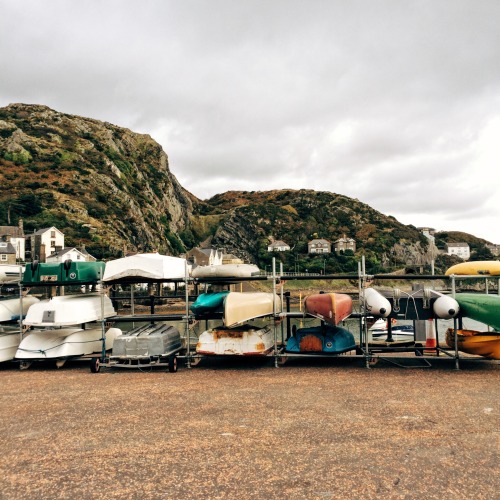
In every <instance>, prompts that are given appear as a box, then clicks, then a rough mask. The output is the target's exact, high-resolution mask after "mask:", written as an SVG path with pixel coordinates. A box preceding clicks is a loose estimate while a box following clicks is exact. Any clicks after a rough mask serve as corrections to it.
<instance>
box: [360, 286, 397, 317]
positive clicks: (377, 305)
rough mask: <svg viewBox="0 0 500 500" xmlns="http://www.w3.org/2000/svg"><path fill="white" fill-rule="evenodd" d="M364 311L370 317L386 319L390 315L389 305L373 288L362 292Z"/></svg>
mask: <svg viewBox="0 0 500 500" xmlns="http://www.w3.org/2000/svg"><path fill="white" fill-rule="evenodd" d="M363 300H364V306H365V311H366V312H367V313H368V314H371V315H372V316H381V317H383V318H387V316H389V315H390V314H391V311H392V308H391V303H390V302H389V301H388V300H387V299H386V298H385V297H384V296H383V295H382V294H381V293H380V292H378V291H377V290H375V289H374V288H365V289H364V290H363Z"/></svg>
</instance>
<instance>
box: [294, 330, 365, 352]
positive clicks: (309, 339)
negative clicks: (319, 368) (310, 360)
mask: <svg viewBox="0 0 500 500" xmlns="http://www.w3.org/2000/svg"><path fill="white" fill-rule="evenodd" d="M354 349H356V342H355V340H354V336H353V335H352V333H351V332H349V331H348V330H346V329H345V328H341V327H339V326H330V325H323V326H315V327H311V328H299V329H298V330H297V331H296V332H295V334H294V335H293V336H292V337H290V338H289V339H288V340H287V343H286V349H285V350H286V351H287V352H295V353H318V354H319V353H324V354H342V353H344V352H348V351H352V350H354Z"/></svg>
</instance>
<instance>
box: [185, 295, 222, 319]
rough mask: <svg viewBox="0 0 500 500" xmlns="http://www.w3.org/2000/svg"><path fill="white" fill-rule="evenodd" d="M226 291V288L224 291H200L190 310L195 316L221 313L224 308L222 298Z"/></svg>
mask: <svg viewBox="0 0 500 500" xmlns="http://www.w3.org/2000/svg"><path fill="white" fill-rule="evenodd" d="M228 293H229V291H228V290H226V291H224V292H208V293H202V294H201V295H199V296H198V298H197V299H196V300H195V301H194V302H193V304H192V305H191V307H190V309H191V312H192V313H193V314H194V315H195V316H205V315H207V314H213V313H222V312H223V310H224V300H225V299H226V296H227V294H228Z"/></svg>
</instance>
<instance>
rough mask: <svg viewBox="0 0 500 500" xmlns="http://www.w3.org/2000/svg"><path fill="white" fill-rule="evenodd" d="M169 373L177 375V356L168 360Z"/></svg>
mask: <svg viewBox="0 0 500 500" xmlns="http://www.w3.org/2000/svg"><path fill="white" fill-rule="evenodd" d="M168 371H169V372H170V373H175V372H176V371H177V356H175V355H172V356H170V357H169V358H168Z"/></svg>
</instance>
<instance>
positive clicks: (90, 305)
mask: <svg viewBox="0 0 500 500" xmlns="http://www.w3.org/2000/svg"><path fill="white" fill-rule="evenodd" d="M115 315H116V311H115V310H114V308H113V304H112V303H111V299H110V298H109V297H108V296H107V295H100V294H98V293H91V294H86V295H83V294H82V295H62V296H60V297H53V298H51V299H49V300H41V301H39V302H37V303H36V304H33V305H32V306H31V307H30V308H29V309H28V312H27V314H26V317H25V318H24V321H23V324H24V325H27V326H32V327H35V326H36V327H62V326H71V325H81V324H83V323H89V322H92V321H99V320H100V319H103V318H109V317H111V316H115Z"/></svg>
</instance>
